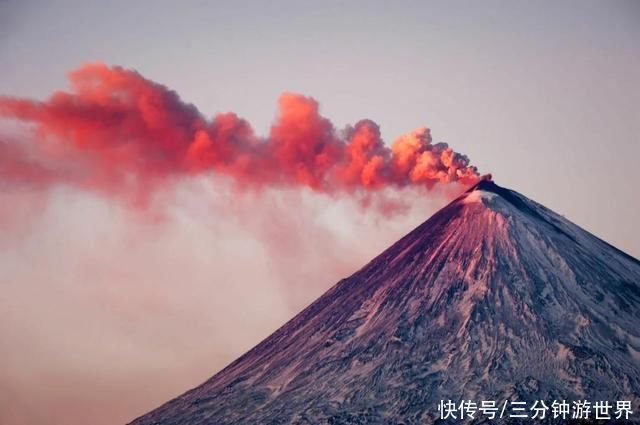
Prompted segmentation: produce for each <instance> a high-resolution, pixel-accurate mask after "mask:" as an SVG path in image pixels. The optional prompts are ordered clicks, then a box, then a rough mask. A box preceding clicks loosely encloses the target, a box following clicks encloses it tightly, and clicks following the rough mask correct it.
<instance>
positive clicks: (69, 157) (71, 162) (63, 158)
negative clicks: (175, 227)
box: [0, 63, 478, 195]
mask: <svg viewBox="0 0 640 425" xmlns="http://www.w3.org/2000/svg"><path fill="white" fill-rule="evenodd" d="M69 79H70V82H71V89H70V90H69V91H58V92H55V93H53V94H52V95H51V96H50V97H49V98H48V99H47V100H44V101H36V100H29V99H21V98H12V97H0V116H2V117H5V118H9V119H14V120H17V121H18V122H21V123H25V124H27V125H28V126H30V127H31V128H32V129H33V131H34V135H35V138H34V140H35V143H32V144H31V145H28V146H25V145H22V146H18V147H16V146H12V147H8V146H6V144H5V145H1V146H0V148H1V149H2V153H3V157H4V159H3V161H2V163H0V177H2V178H3V180H6V179H9V180H12V181H14V182H16V183H23V184H49V183H53V182H56V181H65V182H69V183H73V184H77V185H82V186H85V187H90V188H93V189H99V190H103V191H108V192H111V191H114V190H115V191H123V190H125V189H134V191H138V192H148V191H149V190H150V189H152V188H154V187H158V186H159V185H163V184H164V183H166V182H167V180H168V179H169V178H170V177H172V176H180V175H194V174H201V173H207V172H214V173H220V174H224V175H227V176H230V177H231V178H232V179H234V181H235V182H236V183H237V184H238V185H239V186H243V187H247V186H248V187H254V188H264V187H290V186H299V187H307V188H310V189H312V190H313V191H316V192H322V193H331V194H333V193H349V194H354V193H359V194H361V195H362V194H363V193H365V192H370V191H378V190H380V189H383V188H386V187H398V188H401V187H406V186H423V187H427V188H431V187H433V186H434V185H436V184H440V183H450V182H460V183H462V184H471V183H473V182H475V181H476V180H477V179H478V173H477V170H476V168H475V167H473V166H471V165H470V164H469V160H468V159H467V157H466V156H464V155H462V154H460V153H457V152H455V151H453V150H452V149H451V148H449V147H448V146H447V145H446V144H444V143H435V144H434V143H433V142H432V139H431V135H430V132H429V130H428V129H426V128H421V129H418V130H415V131H413V132H411V133H409V134H407V135H404V136H401V137H399V138H398V139H397V140H396V141H395V142H393V144H392V145H391V147H390V148H389V147H387V146H386V145H385V144H384V143H383V141H382V139H381V138H380V130H379V127H378V125H377V124H376V123H374V122H373V121H370V120H362V121H360V122H358V123H357V124H355V125H354V126H350V127H347V128H346V129H344V130H341V131H338V130H336V128H335V126H334V125H333V124H332V123H331V122H330V121H329V120H328V119H327V118H325V117H323V116H322V115H321V114H320V111H319V105H318V102H316V101H315V100H314V99H312V98H310V97H306V96H303V95H300V94H295V93H284V94H283V95H282V96H281V97H280V99H279V101H278V107H279V112H278V114H277V117H276V120H275V122H274V123H273V125H272V127H271V130H270V132H269V134H268V135H267V136H266V137H260V136H257V135H256V134H255V133H254V131H253V129H252V128H251V125H250V124H249V123H248V122H247V121H245V120H244V119H242V118H240V117H238V116H237V115H236V114H234V113H224V114H219V115H216V116H215V117H213V118H211V119H207V118H206V117H205V116H204V115H203V114H202V113H201V112H199V111H198V110H197V109H196V108H195V107H194V106H193V105H191V104H189V103H186V102H184V101H183V100H181V99H180V97H179V96H178V95H177V94H176V93H175V92H174V91H172V90H170V89H168V88H167V87H165V86H163V85H161V84H158V83H155V82H153V81H150V80H148V79H146V78H144V77H143V76H142V75H140V74H139V73H137V72H135V71H132V70H128V69H124V68H121V67H118V66H114V67H109V66H107V65H104V64H101V63H94V64H87V65H84V66H82V67H81V68H79V69H77V70H75V71H73V72H71V73H70V74H69Z"/></svg>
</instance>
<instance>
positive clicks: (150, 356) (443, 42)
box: [0, 0, 640, 425]
mask: <svg viewBox="0 0 640 425" xmlns="http://www.w3.org/2000/svg"><path fill="white" fill-rule="evenodd" d="M96 60H99V61H103V62H105V63H107V64H113V65H122V66H124V67H126V68H131V69H135V70H137V71H139V72H140V73H141V74H143V75H144V76H146V77H147V78H150V79H152V80H155V81H157V82H160V83H162V84H164V85H166V86H168V87H170V88H171V89H173V90H175V91H177V93H179V95H180V96H181V97H182V98H183V99H184V100H186V101H188V102H192V103H193V104H195V105H196V106H197V107H198V108H199V109H200V110H201V111H203V112H204V113H206V114H208V115H213V114H215V113H218V112H225V111H234V112H236V113H238V114H239V115H240V116H242V117H245V118H247V119H248V120H249V121H250V122H251V123H252V124H253V126H254V128H255V129H256V130H257V132H258V133H261V134H264V133H266V132H267V131H268V130H269V126H270V124H271V122H272V120H273V118H274V114H275V111H276V101H277V98H278V96H279V95H280V93H282V92H283V91H295V92H300V93H303V94H306V95H310V96H313V97H314V98H316V99H317V100H318V101H319V102H320V105H321V111H322V113H323V115H325V116H327V117H329V118H330V119H331V120H332V121H333V122H334V123H335V124H336V125H338V126H343V125H345V124H349V123H355V122H356V121H358V120H360V119H362V118H370V119H373V120H375V121H376V122H377V123H379V124H380V125H381V130H382V134H383V136H384V138H385V140H386V141H387V142H391V141H392V140H393V139H394V138H395V137H396V136H398V135H400V134H403V133H406V132H407V131H410V130H412V129H414V128H417V127H420V126H428V127H430V128H431V131H432V135H433V137H434V139H435V140H436V141H445V142H447V143H449V144H450V145H451V146H452V147H453V148H455V149H456V150H457V151H459V152H463V153H465V154H467V155H468V156H469V157H470V158H471V161H472V162H473V163H474V164H475V165H477V166H478V167H479V169H480V171H481V172H491V173H493V175H494V179H495V180H496V182H497V183H498V184H500V185H503V186H507V187H509V188H512V189H515V190H517V191H519V192H521V193H523V194H525V195H527V196H528V197H530V198H532V199H534V200H536V201H538V202H541V203H542V204H544V205H546V206H548V207H550V208H552V209H554V210H555V211H557V212H559V213H561V214H563V215H565V216H566V217H567V218H569V219H570V220H572V221H574V222H576V223H577V224H579V225H581V226H583V227H585V228H586V229H587V230H589V231H591V232H593V233H595V234H596V235H597V236H599V237H601V238H603V239H605V240H606V241H608V242H610V243H612V244H613V245H615V246H617V247H619V248H621V249H623V250H625V251H626V252H628V253H630V254H632V255H634V256H635V257H639V256H640V221H639V220H638V216H639V212H638V211H639V210H640V196H639V195H640V194H639V192H638V190H637V182H638V177H637V176H638V159H639V158H640V140H639V139H640V136H639V135H640V2H637V1H607V2H605V1H586V0H580V1H548V2H542V1H537V2H525V1H476V2H460V1H458V2H456V1H446V2H445V1H442V2H430V1H416V2H408V1H407V2H403V1H399V2H392V1H385V2H381V1H379V2H376V1H366V2H365V1H362V2H358V1H348V2H346V1H345V2H342V1H340V2H338V1H324V2H311V1H272V2H266V1H253V2H244V1H233V2H232V1H228V2H217V1H202V2H197V1H185V2H176V1H111V2H94V1H12V0H9V1H7V0H0V76H1V77H0V94H2V95H15V96H20V97H29V98H36V99H43V98H45V97H47V96H49V95H50V94H51V93H52V92H53V91H55V90H58V89H65V88H67V77H66V74H67V72H69V71H70V70H72V69H75V68H77V67H78V66H79V65H80V64H82V63H83V62H87V61H96ZM200 183H201V182H195V183H194V182H191V183H189V184H188V185H187V186H186V187H183V188H182V190H183V192H184V193H183V194H182V195H181V196H180V197H177V199H179V200H180V201H181V202H177V201H174V202H172V204H171V205H172V212H171V214H169V216H170V220H169V221H168V224H167V223H165V224H157V223H148V222H147V221H148V220H147V219H145V218H144V217H140V216H139V213H137V212H131V211H126V210H124V209H122V208H120V207H119V206H117V205H111V204H110V203H109V202H108V201H106V200H104V199H99V197H96V196H94V195H86V194H81V193H76V192H74V191H73V190H66V189H61V190H57V191H55V192H54V193H51V194H49V196H48V198H47V199H46V200H41V199H39V200H37V201H34V200H33V199H32V195H31V194H29V193H20V194H16V193H9V194H8V193H2V192H0V196H4V197H5V199H7V200H9V201H11V202H15V205H16V207H15V210H16V211H18V213H16V214H17V215H22V213H21V211H22V210H19V208H21V207H20V206H21V205H22V206H24V205H31V204H32V202H41V204H38V205H41V212H42V214H41V215H39V216H37V217H35V218H30V220H29V221H28V222H23V221H21V222H20V223H18V222H16V223H18V224H16V225H15V226H14V228H13V229H12V231H11V232H9V233H6V232H5V233H3V235H2V236H0V285H4V286H5V287H6V288H3V290H4V289H6V292H5V294H10V295H11V296H6V295H5V297H3V299H4V300H3V301H2V302H0V319H3V317H2V316H4V320H0V322H2V323H3V324H2V325H0V332H1V333H0V339H1V340H3V341H4V342H6V345H5V346H4V347H2V346H1V345H0V356H2V357H4V361H3V359H2V357H0V364H1V365H2V366H0V395H2V398H1V400H0V422H3V423H6V424H10V425H17V424H36V423H37V424H46V423H48V422H47V420H50V421H52V422H50V423H66V424H72V425H75V424H76V423H77V424H80V423H87V418H96V417H98V418H101V420H102V421H103V422H99V421H95V422H93V423H95V424H102V423H105V424H108V423H114V421H115V423H118V422H123V421H125V420H127V419H131V418H132V417H133V416H135V415H138V414H142V413H144V412H145V411H146V410H148V409H151V408H153V407H154V406H155V405H157V404H159V403H160V402H162V401H164V400H165V399H167V398H168V397H171V396H173V395H176V394H178V393H179V392H180V391H182V390H185V389H187V388H188V387H189V386H193V385H195V384H198V383H199V382H200V381H202V380H204V379H205V378H206V377H208V376H209V375H210V374H212V373H213V372H215V371H216V370H218V369H219V368H220V367H222V366H224V365H225V364H226V363H227V362H228V361H230V360H232V359H233V358H234V357H236V356H237V355H238V354H240V353H241V352H242V351H243V350H245V349H247V348H249V347H251V346H252V345H253V344H255V343H256V342H257V341H258V340H259V339H261V338H262V337H264V336H266V334H267V333H268V332H270V331H271V330H273V329H274V328H275V327H276V326H278V325H279V324H280V323H282V321H284V320H286V319H287V318H288V317H290V316H291V314H292V313H294V312H295V311H297V310H299V309H300V308H301V307H302V306H303V305H304V304H305V303H306V302H308V301H309V300H310V299H312V298H313V297H315V296H317V295H318V294H319V293H320V292H322V290H323V289H325V288H326V287H328V286H329V285H330V284H332V283H334V282H335V280H337V279H338V278H339V277H340V276H343V275H344V274H346V273H348V272H349V271H351V270H354V269H355V268H356V267H357V266H358V265H361V264H362V262H364V261H366V260H367V259H368V258H369V257H370V256H371V255H373V254H375V253H376V252H377V250H379V249H381V248H383V247H384V246H385V245H386V244H388V243H389V242H391V241H393V240H395V239H397V238H398V237H400V236H401V235H402V232H404V231H406V230H408V229H410V228H411V226H413V225H415V224H418V222H419V221H420V220H422V219H426V218H427V216H428V215H429V214H431V213H432V212H433V211H434V209H435V205H433V204H429V205H428V206H425V204H424V203H422V201H421V202H419V203H418V204H420V205H419V208H418V207H416V208H414V209H413V210H412V211H411V214H410V215H409V216H407V217H403V218H398V222H394V223H384V222H383V223H381V222H379V221H377V220H375V219H374V218H372V217H370V216H367V215H365V214H361V213H359V212H355V210H356V208H355V207H353V206H352V205H346V206H340V207H335V208H337V211H338V212H336V211H333V212H327V210H329V209H331V208H334V206H327V202H326V199H324V200H318V199H311V200H304V201H303V202H302V204H304V205H305V206H304V207H301V208H300V211H298V212H299V214H298V218H297V219H296V220H293V221H291V220H288V219H287V220H282V222H279V221H278V220H279V219H278V217H282V213H283V211H285V210H287V209H288V207H287V205H290V204H289V203H288V202H293V203H295V204H296V205H299V203H300V202H301V201H300V200H299V199H298V196H302V195H299V194H298V195H296V194H285V195H282V197H278V196H279V195H278V196H276V195H274V196H273V197H272V198H270V199H269V200H268V201H265V200H264V199H263V200H260V201H255V200H254V201H253V202H257V204H256V203H252V201H249V200H247V201H246V202H244V201H243V202H244V203H241V205H240V206H236V207H237V209H235V210H233V211H229V210H227V209H226V207H225V206H224V205H225V204H224V202H219V200H218V201H215V200H214V201H211V199H213V198H215V199H217V198H216V196H220V195H219V194H213V195H211V194H208V195H207V196H208V197H207V196H205V197H204V198H206V199H209V201H211V202H212V203H213V204H214V207H213V208H214V209H216V211H217V213H218V214H219V215H217V216H216V217H213V218H212V217H210V216H208V215H207V214H204V213H203V212H202V207H201V206H200V200H201V198H203V196H201V194H200V192H199V191H200V190H205V191H207V190H209V189H202V188H201V187H200V186H201V184H200ZM194 186H197V187H198V189H193V187H194ZM205 186H206V185H205ZM223 186H224V185H222V184H221V186H220V187H223ZM0 187H1V186H0ZM211 197H213V198H211ZM291 197H293V198H295V199H296V200H295V201H291V199H292V198H291ZM441 199H444V198H441ZM0 202H4V201H0ZM425 202H426V201H425ZM5 205H8V203H5ZM12 205H13V204H12ZM184 205H187V206H184ZM257 205H258V206H259V207H257ZM300 205H301V204H300ZM5 208H6V207H5ZM25 208H26V207H25ZM341 208H342V209H341ZM0 212H1V211H0ZM256 212H259V213H260V214H257V216H256ZM249 213H251V215H252V218H251V220H249V224H247V222H243V221H242V220H243V219H244V218H246V217H247V215H248V214H249ZM349 213H351V214H353V218H345V214H349ZM305 214H306V215H307V216H305ZM308 215H311V216H312V217H309V216H308ZM21 218H22V217H21ZM265 220H269V222H270V223H273V222H274V221H275V222H277V225H276V229H277V231H276V232H277V233H278V237H277V238H276V239H277V240H278V241H279V242H282V241H283V240H284V241H287V243H285V244H284V245H278V247H277V248H273V245H272V243H271V242H270V241H273V239H274V235H273V234H270V233H269V232H267V231H265V226H264V221H265ZM212 229H213V230H212ZM309 229H312V230H309ZM305 232H309V233H308V234H309V235H310V236H308V237H307V236H304V235H306V234H307V233H305ZM281 233H286V234H287V235H288V236H287V237H281ZM362 233H366V235H365V236H363V235H362ZM300 235H302V236H300ZM287 238H289V239H287ZM310 240H312V241H313V244H316V245H318V246H309V245H310V242H309V241H310ZM318 240H320V242H318ZM332 244H334V245H332ZM61 246H62V247H63V248H64V249H61ZM320 246H322V247H331V246H334V248H333V250H332V252H331V255H328V254H327V251H322V250H320V249H319V247H320ZM87 252H88V253H89V254H86V253H87ZM123 252H124V253H126V254H123ZM274 252H275V254H274ZM83 253H84V255H85V257H86V258H85V257H83ZM206 254H210V256H209V255H206ZM293 255H298V256H300V258H299V259H295V260H294V259H292V258H291V256H293ZM211 257H215V258H214V259H213V260H212V258H211ZM325 257H326V258H325ZM87 258H88V259H87ZM234 262H235V263H234ZM240 262H242V263H243V264H248V265H249V266H248V267H245V268H244V269H243V270H242V271H241V272H238V271H237V268H235V267H232V266H231V265H233V264H240ZM290 262H296V263H300V264H302V265H303V266H304V267H303V266H300V264H297V266H296V267H294V266H292V265H291V264H290ZM331 262H333V263H331ZM336 262H339V263H340V264H339V265H338V266H335V267H332V269H331V270H329V271H326V267H327V265H328V264H335V263H336ZM185 270H186V271H188V272H185ZM325 271H326V277H325V276H324V275H323V273H324V272H325ZM212 281H213V282H214V284H212V283H211V282H212ZM247 281H249V282H251V283H250V284H246V282H247ZM299 281H308V282H310V283H309V284H308V285H306V286H305V285H298V284H297V283H296V282H299ZM114 282H115V283H114ZM283 282H284V283H283ZM292 293H293V294H294V295H291V294H292ZM228 298H231V299H233V300H234V302H233V303H231V306H230V305H229V303H228V302H227V301H226V300H227V299H228ZM238 300H240V301H238ZM80 318H81V320H80ZM185 328H187V329H185ZM10 345H11V347H9V346H10ZM88 359H89V360H88ZM114 365H116V366H114ZM176 365H178V366H176ZM2 367H4V369H2ZM141 382H143V383H142V384H141ZM149 388H152V389H150V390H149ZM3 401H4V403H5V405H4V406H3V404H2V403H3ZM34 406H36V407H34ZM38 407H39V409H38ZM105 409H106V411H105ZM36 410H40V411H41V412H42V413H41V414H40V413H37V412H35V411H36ZM72 410H74V412H71V411H72ZM25 412H28V414H27V413H25ZM3 414H4V415H5V416H4V417H3V416H2V415H3ZM47 418H49V419H47ZM51 418H55V420H54V419H51Z"/></svg>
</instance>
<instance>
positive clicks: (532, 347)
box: [133, 180, 640, 425]
mask: <svg viewBox="0 0 640 425" xmlns="http://www.w3.org/2000/svg"><path fill="white" fill-rule="evenodd" d="M639 395H640V262H638V261H637V260H636V259H634V258H632V257H630V256H628V255H626V254H624V253H623V252H621V251H619V250H617V249H615V248H614V247H612V246H611V245H609V244H607V243H605V242H604V241H602V240H600V239H598V238H596V237H595V236H593V235H591V234H590V233H588V232H586V231H585V230H583V229H581V228H579V227H578V226H576V225H574V224H572V223H570V222H569V221H567V220H566V219H564V218H563V217H561V216H559V215H557V214H555V213H554V212H552V211H550V210H549V209H547V208H545V207H543V206H541V205H539V204H537V203H535V202H533V201H531V200H529V199H527V198H526V197H524V196H522V195H520V194H518V193H516V192H513V191H510V190H507V189H504V188H501V187H499V186H497V185H496V184H494V183H493V182H491V181H488V180H484V181H481V182H480V183H479V184H477V185H476V186H474V187H473V188H471V189H470V190H469V191H467V192H466V193H465V194H463V195H462V196H460V197H459V198H458V199H456V200H454V201H453V202H452V203H451V204H449V205H448V206H446V207H445V208H443V209H442V210H440V211H439V212H437V213H436V214H435V215H433V216H432V217H431V218H430V219H429V220H427V221H426V222H425V223H423V224H422V225H420V226H419V227H417V228H416V229H415V230H413V231H412V232H411V233H409V234H408V235H406V236H405V237H404V238H402V239H401V240H399V241H398V242H397V243H395V244H394V245H393V246H391V247H390V248H389V249H387V250H386V251H385V252H383V253H382V254H381V255H379V256H378V257H377V258H375V259H374V260H373V261H371V262H370V263H369V264H367V265H366V266H365V267H363V268H362V269H361V270H360V271H358V272H356V273H355V274H354V275H352V276H351V277H349V278H347V279H344V280H342V281H340V282H339V283H338V284H337V285H336V286H334V287H333V288H331V289H330V290H329V291H327V292H326V293H325V294H324V295H323V296H321V297H320V298H319V299H318V300H317V301H315V302H314V303H313V304H311V305H310V306H309V307H307V308H306V309H305V310H304V311H302V312H301V313H300V314H298V315H297V316H296V317H294V318H293V319H292V320H291V321H289V322H288V323H287V324H285V325H284V326H283V327H282V328H280V329H279V330H277V331H276V332H275V333H273V334H272V335H271V336H269V337H268V338H267V339H265V340H264V341H263V342H261V343H260V344H258V345H257V346H256V347H255V348H253V349H252V350H251V351H249V352H248V353H246V354H244V355H243V356H241V357H240V358H238V359H237V360H236V361H234V362H233V363H232V364H230V365H229V366H228V367H226V368H225V369H224V370H222V371H221V372H219V373H218V374H216V375H215V376H213V377H212V378H211V379H209V380H208V381H207V382H205V383H204V384H202V385H201V386H199V387H197V388H195V389H193V390H191V391H189V392H187V393H185V394H184V395H182V396H180V397H178V398H176V399H174V400H172V401H170V402H168V403H166V404H165V405H163V406H161V407H160V408H158V409H157V410H154V411H153V412H151V413H149V414H147V415H145V416H143V417H141V418H139V419H137V420H135V421H134V422H133V424H135V425H147V424H163V425H165V424H166V425H169V424H181V425H189V424H193V425H195V424H198V425H199V424H238V423H240V424H257V423H260V424H266V423H269V424H271V423H273V424H281V423H282V424H285V423H314V424H315V423H406V424H413V423H416V424H417V423H431V422H433V420H434V418H436V417H438V411H437V406H438V403H439V402H440V400H448V399H452V400H460V399H472V400H477V401H479V400H505V399H510V400H518V399H520V400H535V399H543V400H553V399H556V398H557V399H575V398H583V399H584V398H587V399H589V400H599V399H605V400H618V399H626V400H629V399H631V400H634V406H637V400H638V396H639Z"/></svg>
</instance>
